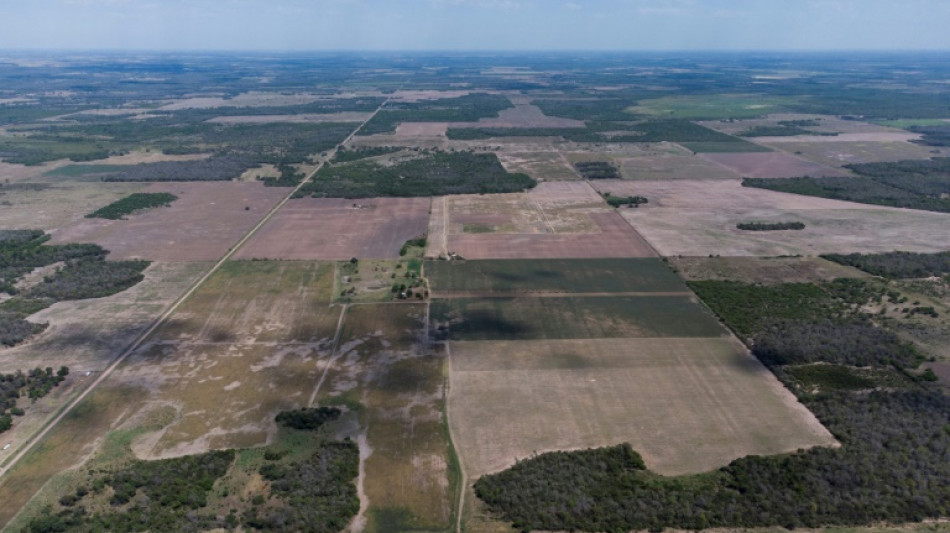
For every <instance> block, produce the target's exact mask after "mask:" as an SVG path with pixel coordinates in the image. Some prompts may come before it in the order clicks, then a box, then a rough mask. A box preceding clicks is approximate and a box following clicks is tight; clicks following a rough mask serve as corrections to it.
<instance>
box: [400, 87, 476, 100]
mask: <svg viewBox="0 0 950 533" xmlns="http://www.w3.org/2000/svg"><path fill="white" fill-rule="evenodd" d="M487 92H492V91H487ZM471 93H472V91H469V90H465V89H458V90H450V91H437V90H404V91H396V92H394V93H393V94H392V101H393V102H421V101H423V100H441V99H443V98H458V97H460V96H466V95H469V94H471Z"/></svg>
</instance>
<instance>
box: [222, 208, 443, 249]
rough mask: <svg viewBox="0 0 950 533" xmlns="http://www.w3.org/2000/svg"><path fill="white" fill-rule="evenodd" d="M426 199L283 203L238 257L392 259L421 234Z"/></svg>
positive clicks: (423, 226)
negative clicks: (409, 241) (410, 240)
mask: <svg viewBox="0 0 950 533" xmlns="http://www.w3.org/2000/svg"><path fill="white" fill-rule="evenodd" d="M429 204H430V200H429V199H428V198H369V199H359V200H346V199H340V198H299V199H294V200H291V201H289V202H287V204H286V205H284V206H283V208H281V210H280V211H278V212H277V213H276V214H275V215H274V217H273V218H271V219H270V221H268V223H267V224H265V225H264V227H263V228H261V230H260V231H259V232H258V233H256V234H255V235H254V237H252V238H251V240H249V241H248V242H247V244H246V245H245V246H244V247H243V248H241V250H239V251H238V253H237V254H236V256H237V257H238V258H244V259H252V258H267V259H310V260H313V259H320V260H337V261H342V260H346V259H350V258H352V257H356V258H359V259H364V258H365V259H395V258H398V257H399V249H400V247H402V245H403V243H405V242H406V241H407V240H409V239H412V238H414V237H418V236H420V235H422V234H424V233H425V232H426V227H427V224H428V220H429V214H428V212H429Z"/></svg>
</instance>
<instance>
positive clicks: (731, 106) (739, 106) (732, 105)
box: [627, 94, 788, 120]
mask: <svg viewBox="0 0 950 533" xmlns="http://www.w3.org/2000/svg"><path fill="white" fill-rule="evenodd" d="M787 103H788V99H785V98H776V97H766V96H762V95H755V94H715V95H696V96H693V95H690V96H664V97H663V98H655V99H651V100H641V101H640V102H638V104H637V105H636V106H634V107H631V108H628V109H627V111H628V112H631V113H636V114H641V115H650V116H653V117H658V118H659V117H662V118H678V119H690V120H719V119H729V118H754V117H760V116H762V115H767V114H769V113H776V112H779V111H781V110H782V109H783V107H784V105H785V104H787Z"/></svg>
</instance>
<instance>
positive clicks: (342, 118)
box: [208, 111, 372, 124]
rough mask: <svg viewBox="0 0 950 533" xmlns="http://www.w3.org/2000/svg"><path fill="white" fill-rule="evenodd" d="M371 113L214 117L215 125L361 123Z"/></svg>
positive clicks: (345, 112) (348, 112) (346, 112)
mask: <svg viewBox="0 0 950 533" xmlns="http://www.w3.org/2000/svg"><path fill="white" fill-rule="evenodd" d="M371 114H372V113H365V112H359V111H343V112H340V113H300V114H298V115H231V116H224V117H215V118H213V119H211V120H209V121H208V122H212V123H216V124H268V123H271V122H363V121H365V120H366V119H368V118H369V117H370V115H371Z"/></svg>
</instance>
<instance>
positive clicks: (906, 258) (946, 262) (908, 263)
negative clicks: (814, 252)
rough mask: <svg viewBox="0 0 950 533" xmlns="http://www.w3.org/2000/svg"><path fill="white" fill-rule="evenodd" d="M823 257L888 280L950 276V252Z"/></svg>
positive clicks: (833, 255) (831, 255) (827, 255)
mask: <svg viewBox="0 0 950 533" xmlns="http://www.w3.org/2000/svg"><path fill="white" fill-rule="evenodd" d="M822 257H824V258H825V259H828V260H830V261H834V262H836V263H841V264H842V265H847V266H852V267H855V268H859V269H861V270H863V271H865V272H868V273H871V274H874V275H875V276H883V277H886V278H895V279H908V278H927V277H930V276H943V275H945V274H950V252H938V253H933V254H922V253H915V252H887V253H881V254H826V255H822Z"/></svg>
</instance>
